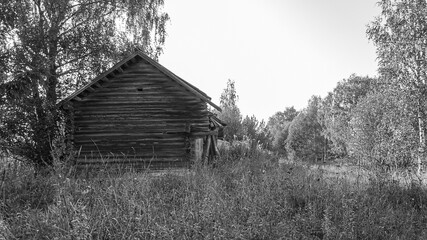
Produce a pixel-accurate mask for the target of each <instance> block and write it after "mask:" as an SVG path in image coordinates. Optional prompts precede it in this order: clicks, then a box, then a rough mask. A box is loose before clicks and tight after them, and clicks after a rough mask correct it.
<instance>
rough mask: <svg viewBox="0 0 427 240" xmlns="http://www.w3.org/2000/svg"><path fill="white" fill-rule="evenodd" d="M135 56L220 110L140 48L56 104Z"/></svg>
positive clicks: (70, 97) (105, 76) (74, 95)
mask: <svg viewBox="0 0 427 240" xmlns="http://www.w3.org/2000/svg"><path fill="white" fill-rule="evenodd" d="M137 56H139V57H140V58H142V59H143V60H145V61H147V62H148V63H149V64H151V65H153V66H154V67H155V68H157V69H158V70H159V71H160V72H162V73H163V74H165V75H166V76H168V77H170V78H171V79H172V80H173V81H175V82H177V83H178V84H179V85H181V86H182V87H184V88H186V89H187V90H189V91H190V92H191V93H193V94H194V95H196V96H197V97H199V98H200V99H201V100H202V101H204V102H206V103H209V104H210V105H211V106H212V107H214V108H216V109H217V110H219V111H221V108H220V107H219V106H217V105H216V104H214V103H213V102H211V99H212V98H211V97H209V96H208V95H207V94H206V93H204V92H203V91H201V90H200V89H199V88H197V87H195V86H194V85H192V84H191V83H189V82H187V81H185V80H184V79H182V78H180V77H178V76H177V75H176V74H174V73H173V72H171V71H170V70H169V69H167V68H166V67H164V66H163V65H161V64H160V63H158V62H157V61H156V60H154V59H152V58H151V57H149V56H148V55H147V54H145V53H143V52H142V51H141V50H137V51H135V52H133V53H132V54H130V55H129V56H127V57H126V58H124V59H123V60H121V61H120V62H118V63H116V64H115V65H114V66H113V67H111V68H110V69H108V70H107V71H105V72H103V73H101V74H100V75H98V76H97V77H95V78H94V79H93V80H92V81H90V82H89V83H87V84H86V85H84V86H83V87H81V88H80V89H78V90H76V91H75V92H74V93H72V94H70V95H69V96H68V97H66V98H64V99H63V100H61V101H60V102H59V103H58V105H62V104H63V103H64V102H67V101H70V100H72V99H73V98H77V97H78V95H80V94H81V93H83V92H85V91H86V90H87V89H90V88H91V87H92V86H93V85H95V83H97V82H98V81H100V80H101V79H104V78H108V77H107V76H108V75H110V74H111V73H113V72H114V71H116V70H118V69H121V66H123V65H125V64H126V63H128V62H129V61H131V60H132V59H135V58H136V57H137Z"/></svg>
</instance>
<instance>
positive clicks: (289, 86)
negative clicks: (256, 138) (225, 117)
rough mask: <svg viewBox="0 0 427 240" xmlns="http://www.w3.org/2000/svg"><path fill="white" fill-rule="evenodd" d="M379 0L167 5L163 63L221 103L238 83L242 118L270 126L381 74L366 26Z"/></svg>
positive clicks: (226, 0)
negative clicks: (339, 88) (341, 86)
mask: <svg viewBox="0 0 427 240" xmlns="http://www.w3.org/2000/svg"><path fill="white" fill-rule="evenodd" d="M375 2H376V1H374V0H180V1H176V0H166V1H165V8H164V10H165V11H166V12H167V13H168V14H169V16H170V18H171V22H170V24H169V25H168V28H167V32H168V37H167V39H166V44H165V48H164V53H163V55H161V56H160V59H159V60H160V63H161V64H162V65H164V66H165V67H166V68H168V69H169V70H171V71H172V72H174V73H175V74H177V75H178V76H180V77H181V78H183V79H185V80H186V81H188V82H190V83H192V84H193V85H195V86H197V87H198V88H200V89H201V90H202V91H204V92H205V93H207V94H208V95H209V96H210V97H212V100H213V102H215V103H217V104H218V105H219V97H220V95H221V92H222V91H223V89H224V88H225V87H226V83H227V80H228V79H232V80H234V81H235V82H236V89H237V94H238V95H239V101H238V106H239V108H240V110H241V112H242V114H243V116H245V115H255V116H256V117H257V118H258V119H265V120H268V117H270V116H272V115H273V114H274V113H275V112H277V111H283V110H284V109H285V107H288V106H295V108H296V109H298V110H300V109H302V108H304V107H305V106H306V105H307V102H308V100H309V98H310V97H311V96H312V95H320V96H322V97H324V96H325V95H326V94H327V92H329V91H332V90H333V88H334V87H335V85H336V83H337V82H338V81H340V80H342V79H344V78H348V77H349V76H350V75H351V74H352V73H355V74H357V75H362V76H366V75H369V76H375V75H377V62H376V55H375V48H374V46H373V44H372V42H369V41H368V39H367V37H366V33H365V32H366V25H367V24H368V23H369V22H370V21H372V20H374V18H375V16H377V15H378V14H379V12H380V10H379V8H378V6H377V5H376V3H375Z"/></svg>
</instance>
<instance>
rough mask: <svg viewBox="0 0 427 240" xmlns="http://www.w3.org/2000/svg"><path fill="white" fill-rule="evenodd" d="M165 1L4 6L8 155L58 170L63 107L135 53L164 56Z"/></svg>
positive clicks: (41, 0)
mask: <svg viewBox="0 0 427 240" xmlns="http://www.w3.org/2000/svg"><path fill="white" fill-rule="evenodd" d="M162 6H163V0H150V1H133V0H125V1H117V0H108V1H89V2H88V1H82V0H77V1H71V0H37V1H6V0H2V1H0V16H1V17H0V52H1V56H2V57H1V58H0V67H1V71H0V72H1V75H0V109H1V113H0V119H1V123H0V136H1V139H2V140H1V143H0V144H1V147H2V148H8V150H10V151H12V152H13V153H14V154H16V155H19V156H22V157H24V158H26V159H28V160H30V161H32V162H33V163H35V164H36V165H38V166H45V165H51V164H52V158H51V156H50V150H51V146H52V144H51V143H52V141H53V140H54V139H55V138H57V137H58V129H57V126H58V123H59V121H60V116H59V113H58V109H57V105H56V104H57V102H58V100H59V99H61V98H63V97H64V96H65V95H66V94H68V93H70V91H72V90H75V89H76V88H77V87H81V86H82V85H84V84H85V83H87V82H88V80H89V79H92V78H93V77H94V76H96V75H98V74H99V73H101V72H102V71H105V70H106V69H107V68H108V67H111V65H112V63H114V62H116V61H117V60H118V59H120V58H122V54H128V53H129V51H133V50H134V49H135V48H138V49H141V50H143V51H145V52H147V53H148V54H150V55H151V56H153V57H157V56H158V55H159V54H160V53H161V51H162V45H163V43H164V41H165V36H166V32H165V24H166V22H167V21H168V19H169V17H168V15H167V14H165V13H163V12H162V11H161V8H162Z"/></svg>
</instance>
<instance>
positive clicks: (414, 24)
mask: <svg viewBox="0 0 427 240" xmlns="http://www.w3.org/2000/svg"><path fill="white" fill-rule="evenodd" d="M378 4H379V6H380V7H381V9H382V11H381V15H380V16H378V17H377V18H376V19H375V21H373V22H372V23H371V24H370V25H369V26H368V29H367V34H368V37H369V39H370V40H372V41H373V42H374V44H375V46H376V47H377V55H378V59H379V72H380V74H381V76H382V79H383V80H384V82H386V83H388V84H389V85H392V86H393V87H397V88H399V89H400V91H404V92H405V94H407V95H408V96H409V95H411V96H412V97H413V99H414V100H415V101H411V102H410V103H411V105H412V107H411V109H413V110H414V111H415V113H416V115H415V116H416V118H417V121H418V130H417V131H418V133H419V140H418V148H419V153H418V171H420V170H421V164H422V161H424V159H425V155H424V152H425V151H426V139H425V131H426V126H425V120H424V119H425V117H426V110H427V109H426V108H427V107H426V106H427V105H426V103H427V94H426V89H427V82H426V79H427V72H426V71H427V70H426V69H427V57H426V49H427V35H426V34H425V31H426V28H427V19H426V17H425V16H426V15H427V2H426V1H424V0H420V1H410V0H382V1H379V2H378Z"/></svg>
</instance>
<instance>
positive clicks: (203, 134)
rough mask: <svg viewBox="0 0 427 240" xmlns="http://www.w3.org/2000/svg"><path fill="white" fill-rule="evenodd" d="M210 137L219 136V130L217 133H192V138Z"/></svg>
mask: <svg viewBox="0 0 427 240" xmlns="http://www.w3.org/2000/svg"><path fill="white" fill-rule="evenodd" d="M208 135H214V136H217V135H218V130H215V131H209V132H194V133H190V137H200V136H208Z"/></svg>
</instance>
